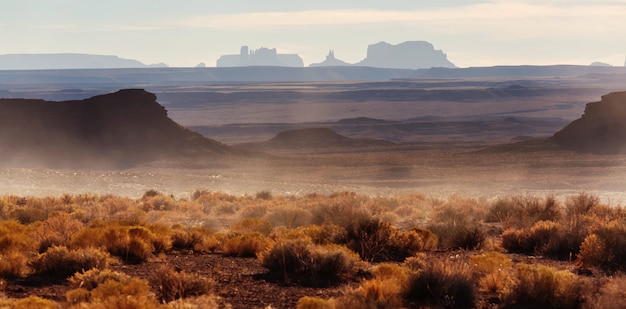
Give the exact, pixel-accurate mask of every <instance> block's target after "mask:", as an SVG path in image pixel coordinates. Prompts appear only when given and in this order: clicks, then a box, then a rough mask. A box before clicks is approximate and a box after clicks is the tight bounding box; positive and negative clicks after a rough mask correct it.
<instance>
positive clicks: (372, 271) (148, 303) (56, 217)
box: [0, 190, 626, 308]
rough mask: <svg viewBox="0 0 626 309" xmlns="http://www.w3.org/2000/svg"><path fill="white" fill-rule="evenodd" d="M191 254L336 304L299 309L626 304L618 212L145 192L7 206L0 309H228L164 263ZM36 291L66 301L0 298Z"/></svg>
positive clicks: (426, 200)
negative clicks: (57, 288)
mask: <svg viewBox="0 0 626 309" xmlns="http://www.w3.org/2000/svg"><path fill="white" fill-rule="evenodd" d="M190 254H194V255H206V254H211V255H218V256H223V258H227V257H228V258H232V259H240V258H249V259H250V258H251V259H257V260H258V262H259V263H260V265H262V266H263V267H264V268H265V269H266V271H267V273H266V274H264V276H263V279H261V278H259V279H258V280H268V281H269V282H271V283H272V284H276V285H278V286H283V285H285V286H301V287H306V288H308V289H326V288H329V289H330V288H338V287H341V289H342V293H341V294H340V295H337V296H334V297H327V298H320V297H318V296H316V295H309V296H306V297H302V298H301V299H300V300H299V301H298V303H297V307H298V308H403V307H406V308H417V307H433V308H444V307H445V308H474V307H490V308H523V307H532V306H535V305H538V304H540V307H541V308H600V307H603V308H604V307H606V306H609V307H610V306H618V307H620V306H621V305H623V304H624V303H626V295H625V294H624V293H623V288H624V287H626V280H625V279H624V275H623V272H624V271H626V212H625V211H624V210H623V209H622V208H621V207H617V206H611V205H605V204H603V203H601V202H600V199H599V198H598V197H596V196H593V195H590V194H588V193H580V194H578V195H574V196H570V197H568V198H565V199H564V200H562V201H560V200H558V199H557V198H555V197H553V196H547V197H544V198H538V197H532V196H515V197H507V198H501V199H496V200H486V199H473V198H463V197H459V196H451V197H449V198H447V199H436V198H432V197H428V196H425V195H420V194H413V195H405V196H395V197H369V196H362V195H357V194H354V193H349V192H342V193H336V194H332V195H327V196H326V195H319V194H310V195H305V196H301V197H295V196H279V195H274V194H272V193H271V192H269V191H261V192H259V193H257V194H256V195H253V196H233V195H229V194H225V193H220V192H209V191H201V190H199V191H196V192H194V193H193V194H191V195H190V197H189V198H180V199H176V198H175V197H173V196H169V195H165V194H162V193H160V192H157V191H154V190H149V191H147V192H146V193H145V194H144V195H143V196H142V197H140V198H139V199H136V200H134V199H130V198H124V197H115V196H110V195H107V196H95V195H89V194H86V195H77V196H72V195H68V194H66V195H63V196H62V197H58V198H54V197H46V198H37V197H17V196H5V197H0V307H10V308H30V307H37V308H57V307H68V308H85V307H89V308H106V307H113V308H157V307H159V308H161V307H162V308H168V307H172V308H182V307H185V308H187V307H189V308H197V307H203V308H204V307H208V308H217V307H219V306H220V304H221V305H226V303H224V301H223V300H220V298H219V296H218V294H219V291H216V290H215V284H216V281H215V279H214V278H211V277H210V276H202V275H199V274H197V273H195V272H194V269H179V268H175V267H172V266H171V265H168V264H167V263H165V262H161V261H165V260H166V258H165V257H167V256H179V255H190ZM146 262H159V263H161V264H162V265H161V266H160V267H158V268H157V269H153V270H152V271H151V273H150V274H148V275H146V276H144V277H133V276H130V275H128V274H126V273H124V272H123V269H125V268H124V267H121V268H117V269H118V270H117V271H114V270H112V265H141V264H143V263H146ZM214 271H216V272H219V271H221V270H214ZM32 278H38V279H37V280H40V281H41V282H51V283H54V282H57V283H61V284H64V285H66V286H68V287H69V290H68V291H67V293H66V297H65V300H58V299H57V300H52V299H46V295H43V294H42V295H30V296H29V297H27V298H8V296H10V295H6V294H5V291H6V289H7V286H8V285H9V284H12V282H17V281H19V280H29V279H32ZM43 284H45V283H43ZM194 306H195V307H194ZM259 306H262V304H259ZM274 306H279V304H274ZM599 306H600V307H599Z"/></svg>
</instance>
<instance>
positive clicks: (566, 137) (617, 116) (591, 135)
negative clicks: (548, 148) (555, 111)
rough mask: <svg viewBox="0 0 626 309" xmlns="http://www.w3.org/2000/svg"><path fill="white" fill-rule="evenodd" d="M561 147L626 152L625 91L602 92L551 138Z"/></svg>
mask: <svg viewBox="0 0 626 309" xmlns="http://www.w3.org/2000/svg"><path fill="white" fill-rule="evenodd" d="M551 140H552V141H554V142H556V143H557V144H558V145H559V146H561V148H564V149H569V150H575V151H579V152H589V153H626V92H614V93H610V94H607V95H604V96H602V100H601V101H600V102H593V103H589V104H587V106H586V108H585V113H584V114H583V115H582V117H581V118H580V119H577V120H574V121H573V122H572V123H570V124H569V125H567V126H566V127H565V128H563V129H562V130H561V131H559V132H557V133H555V134H554V136H553V137H552V138H551Z"/></svg>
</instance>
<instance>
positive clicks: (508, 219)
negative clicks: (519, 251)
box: [485, 195, 562, 228]
mask: <svg viewBox="0 0 626 309" xmlns="http://www.w3.org/2000/svg"><path fill="white" fill-rule="evenodd" d="M561 209H562V207H561V205H560V204H559V203H558V201H557V200H556V198H555V197H554V196H551V195H549V196H546V197H545V198H544V199H540V198H538V197H534V196H513V197H508V198H504V199H500V200H498V201H496V202H495V203H493V204H492V205H491V206H490V207H489V209H488V210H487V215H486V217H485V221H486V222H503V223H504V225H505V227H513V228H525V227H526V228H529V227H531V226H532V225H534V224H535V223H536V222H538V221H558V220H559V219H560V218H561V216H562V210H561Z"/></svg>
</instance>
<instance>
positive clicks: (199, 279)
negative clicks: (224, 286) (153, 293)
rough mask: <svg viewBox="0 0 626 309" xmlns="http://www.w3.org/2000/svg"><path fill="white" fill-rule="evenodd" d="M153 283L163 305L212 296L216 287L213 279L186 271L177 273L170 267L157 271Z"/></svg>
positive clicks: (152, 279) (163, 267)
mask: <svg viewBox="0 0 626 309" xmlns="http://www.w3.org/2000/svg"><path fill="white" fill-rule="evenodd" d="M151 281H152V283H153V285H154V286H156V287H158V295H157V299H158V300H159V302H162V303H168V302H172V301H174V300H177V299H183V298H187V297H193V296H202V295H205V294H210V293H211V292H212V290H213V287H214V285H215V282H214V281H213V280H212V279H209V278H205V277H203V276H200V275H198V274H190V273H187V272H185V271H180V272H179V271H175V270H174V269H172V268H170V267H168V266H162V267H160V268H159V269H157V270H156V272H155V273H154V275H153V276H152V278H151Z"/></svg>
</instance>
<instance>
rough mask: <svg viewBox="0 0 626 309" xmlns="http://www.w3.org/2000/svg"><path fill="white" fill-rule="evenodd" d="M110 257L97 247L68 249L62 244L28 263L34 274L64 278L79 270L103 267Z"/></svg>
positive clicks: (107, 263) (105, 266)
mask: <svg viewBox="0 0 626 309" xmlns="http://www.w3.org/2000/svg"><path fill="white" fill-rule="evenodd" d="M110 259H111V257H110V255H109V253H108V252H105V251H102V250H100V249H98V248H85V249H82V248H81V249H76V250H69V249H67V248H66V247H63V246H53V247H51V248H49V249H48V250H47V251H46V252H44V253H42V254H39V255H37V256H36V257H35V258H33V259H32V260H31V261H30V262H29V263H28V265H29V266H30V267H31V268H32V269H33V271H34V272H35V273H36V274H41V275H46V276H58V277H62V278H66V277H69V276H71V275H73V274H74V273H76V272H79V271H85V270H90V269H92V268H99V269H105V268H107V267H108V266H109V261H110Z"/></svg>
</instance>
